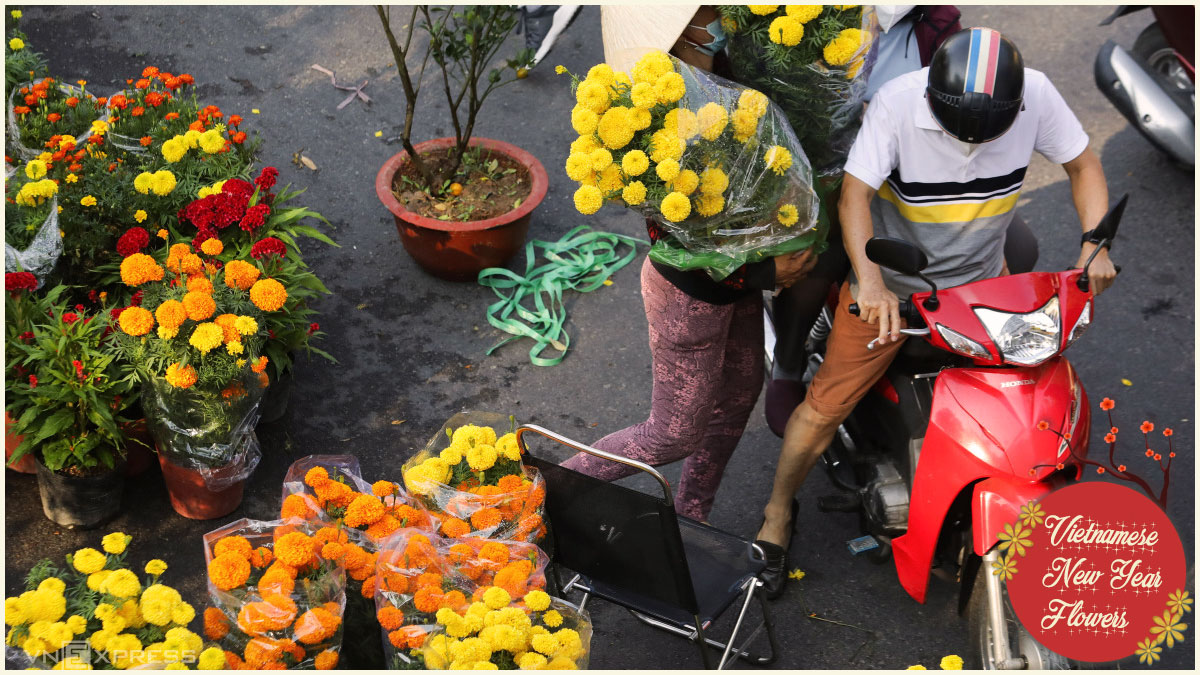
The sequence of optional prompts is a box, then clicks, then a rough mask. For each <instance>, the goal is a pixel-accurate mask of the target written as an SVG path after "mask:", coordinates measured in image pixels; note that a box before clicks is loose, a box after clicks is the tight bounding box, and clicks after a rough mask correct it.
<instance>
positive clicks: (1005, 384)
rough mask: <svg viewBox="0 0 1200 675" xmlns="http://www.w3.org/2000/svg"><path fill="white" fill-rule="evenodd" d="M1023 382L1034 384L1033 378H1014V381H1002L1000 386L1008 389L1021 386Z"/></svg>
mask: <svg viewBox="0 0 1200 675" xmlns="http://www.w3.org/2000/svg"><path fill="white" fill-rule="evenodd" d="M1023 384H1033V380H1013V381H1012V382H1002V383H1000V388H1001V389H1008V388H1009V387H1019V386H1021V385H1023Z"/></svg>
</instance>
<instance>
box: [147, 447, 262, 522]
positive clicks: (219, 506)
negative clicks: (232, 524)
mask: <svg viewBox="0 0 1200 675" xmlns="http://www.w3.org/2000/svg"><path fill="white" fill-rule="evenodd" d="M158 463H159V465H160V466H162V474H163V480H164V481H166V483H167V494H168V495H169V496H170V497H171V507H172V508H174V509H175V513H178V514H179V515H181V516H183V517H184V518H191V519H192V520H212V519H213V518H220V517H221V516H227V515H229V514H230V513H233V512H234V510H236V509H237V507H238V506H240V505H241V503H242V490H243V488H245V486H246V482H245V481H240V482H238V483H235V484H233V485H231V486H230V487H227V488H225V489H224V490H221V491H219V492H214V491H213V490H210V489H208V486H207V485H206V484H205V483H204V477H203V476H201V475H200V472H199V471H196V470H195V469H189V468H187V467H184V466H179V465H178V464H175V463H174V462H171V461H170V460H168V459H167V457H166V455H164V454H163V453H161V452H160V453H158Z"/></svg>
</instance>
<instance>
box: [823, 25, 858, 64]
mask: <svg viewBox="0 0 1200 675" xmlns="http://www.w3.org/2000/svg"><path fill="white" fill-rule="evenodd" d="M862 46H863V32H862V31H861V30H860V29H858V28H847V29H846V30H843V31H842V32H840V33H838V36H837V37H835V38H834V39H832V40H830V41H829V44H827V45H825V49H824V52H823V54H824V56H825V63H828V64H829V65H831V66H844V65H846V64H847V63H849V62H850V59H852V58H854V55H855V54H857V53H858V50H859V48H861V47H862Z"/></svg>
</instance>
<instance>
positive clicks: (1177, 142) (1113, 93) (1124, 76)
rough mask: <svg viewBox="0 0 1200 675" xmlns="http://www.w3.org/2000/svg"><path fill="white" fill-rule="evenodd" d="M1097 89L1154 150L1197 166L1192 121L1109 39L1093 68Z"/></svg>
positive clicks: (1149, 75)
mask: <svg viewBox="0 0 1200 675" xmlns="http://www.w3.org/2000/svg"><path fill="white" fill-rule="evenodd" d="M1093 74H1094V75H1095V77H1096V86H1097V87H1098V88H1099V89H1100V91H1101V92H1103V94H1104V95H1105V97H1107V98H1108V100H1109V101H1111V102H1112V104H1113V106H1115V107H1116V109H1117V110H1118V111H1119V112H1120V113H1121V114H1122V115H1123V116H1124V117H1125V119H1127V120H1129V123H1130V124H1132V125H1133V126H1134V128H1136V129H1137V130H1138V131H1139V132H1141V134H1142V135H1143V136H1145V137H1146V139H1147V140H1149V141H1150V142H1151V143H1152V144H1153V145H1154V146H1155V147H1156V148H1158V149H1159V150H1161V151H1163V152H1165V153H1166V154H1168V155H1170V156H1171V158H1172V159H1174V160H1175V161H1177V162H1179V163H1181V164H1184V165H1186V166H1188V167H1194V166H1195V164H1196V138H1195V128H1196V124H1195V121H1194V120H1193V118H1192V117H1191V116H1189V115H1188V111H1186V110H1184V109H1183V108H1181V107H1180V104H1179V103H1178V102H1177V101H1176V100H1175V99H1174V98H1173V97H1172V96H1171V95H1170V94H1168V93H1167V92H1166V91H1165V90H1164V89H1163V86H1162V84H1161V82H1160V80H1159V79H1158V78H1156V77H1155V76H1154V75H1152V74H1151V73H1150V72H1149V71H1147V70H1146V68H1145V66H1143V65H1142V64H1141V63H1139V62H1138V60H1137V59H1135V58H1134V57H1133V56H1132V55H1130V54H1129V52H1127V51H1125V50H1124V49H1122V48H1121V46H1120V45H1118V44H1116V43H1115V42H1113V41H1112V40H1108V41H1106V42H1105V43H1104V45H1103V46H1101V47H1100V51H1099V53H1097V54H1096V63H1095V65H1094V67H1093Z"/></svg>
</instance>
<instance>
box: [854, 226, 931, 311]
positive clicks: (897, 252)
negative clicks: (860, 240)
mask: <svg viewBox="0 0 1200 675" xmlns="http://www.w3.org/2000/svg"><path fill="white" fill-rule="evenodd" d="M867 259H868V260H870V261H871V262H873V263H875V264H876V265H879V266H880V267H886V268H888V269H890V270H896V271H897V272H899V273H901V274H907V275H909V276H915V277H919V278H920V279H921V280H922V281H924V282H925V283H927V284H929V287H930V288H931V289H933V293H932V294H931V295H930V296H929V297H928V298H925V301H924V302H923V303H922V305H923V306H924V307H925V309H927V310H929V311H931V312H932V311H934V310H936V309H937V308H938V305H939V303H938V297H937V284H935V283H933V281H932V280H931V279H930V278H929V277H927V276H925V275H924V274H921V270H923V269H925V268H926V267H928V266H929V258H928V257H927V256H926V255H925V252H924V251H922V250H921V249H920V248H918V247H917V246H916V245H915V244H912V243H910V242H907V241H904V240H903V239H893V238H891V237H872V238H871V239H869V240H867Z"/></svg>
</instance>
